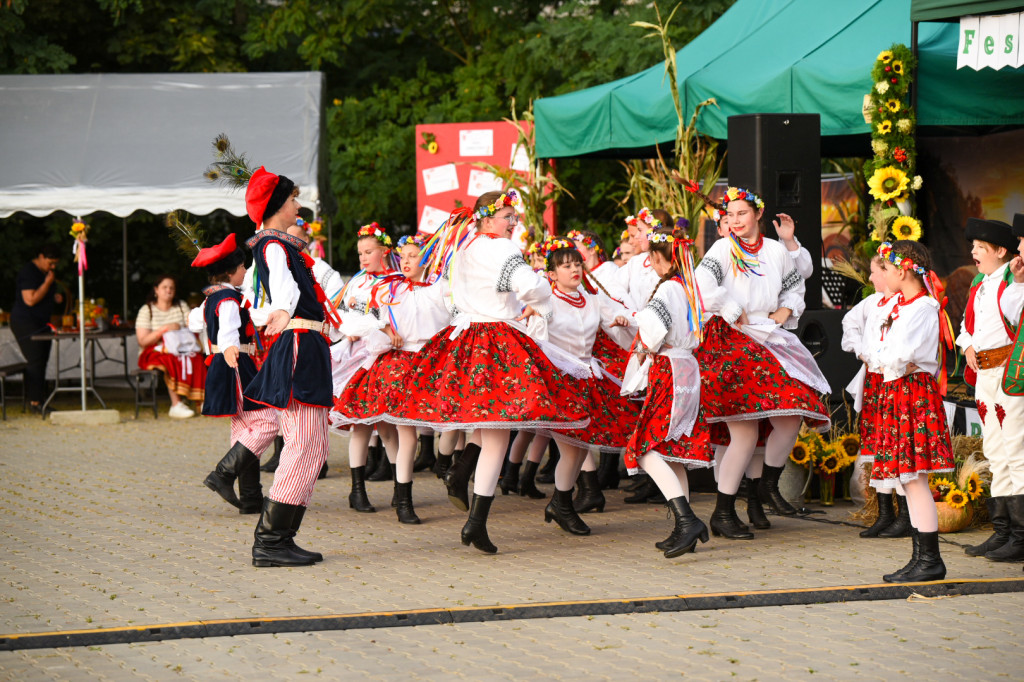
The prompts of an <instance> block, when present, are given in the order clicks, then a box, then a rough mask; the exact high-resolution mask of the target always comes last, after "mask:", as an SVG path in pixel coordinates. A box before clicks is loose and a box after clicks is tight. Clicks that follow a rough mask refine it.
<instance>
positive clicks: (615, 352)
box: [591, 328, 629, 381]
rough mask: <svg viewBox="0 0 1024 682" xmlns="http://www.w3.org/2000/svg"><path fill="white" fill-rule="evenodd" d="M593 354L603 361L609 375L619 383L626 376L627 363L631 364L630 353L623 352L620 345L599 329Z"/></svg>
mask: <svg viewBox="0 0 1024 682" xmlns="http://www.w3.org/2000/svg"><path fill="white" fill-rule="evenodd" d="M591 354H592V355H593V356H594V357H595V358H597V359H598V360H600V361H601V363H602V364H603V365H604V368H605V369H606V370H608V373H609V374H611V375H613V376H614V377H615V378H616V379H618V380H619V381H622V377H623V376H625V374H626V363H628V362H629V351H625V350H622V348H620V347H619V344H617V343H615V342H614V341H612V337H610V336H608V335H607V334H605V333H604V330H603V329H601V328H598V330H597V338H595V339H594V349H593V350H592V351H591Z"/></svg>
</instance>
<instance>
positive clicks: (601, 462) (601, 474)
mask: <svg viewBox="0 0 1024 682" xmlns="http://www.w3.org/2000/svg"><path fill="white" fill-rule="evenodd" d="M621 459H622V456H621V455H619V454H618V453H615V452H602V453H601V456H600V458H599V459H598V464H597V479H598V485H599V486H601V490H618V489H619V460H621Z"/></svg>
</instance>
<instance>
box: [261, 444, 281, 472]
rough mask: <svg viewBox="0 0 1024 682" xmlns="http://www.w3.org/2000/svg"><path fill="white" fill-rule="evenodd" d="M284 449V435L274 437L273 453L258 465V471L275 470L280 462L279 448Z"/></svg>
mask: <svg viewBox="0 0 1024 682" xmlns="http://www.w3.org/2000/svg"><path fill="white" fill-rule="evenodd" d="M283 449H284V436H277V437H275V438H274V454H273V455H272V456H271V457H270V459H268V460H267V461H266V463H265V464H264V465H263V466H261V467H260V471H266V472H267V473H268V474H272V473H274V472H275V471H277V465H278V464H279V463H280V462H281V450H283Z"/></svg>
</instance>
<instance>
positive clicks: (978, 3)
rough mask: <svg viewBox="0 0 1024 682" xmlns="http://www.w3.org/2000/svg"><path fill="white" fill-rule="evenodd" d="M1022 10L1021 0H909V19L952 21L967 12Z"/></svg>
mask: <svg viewBox="0 0 1024 682" xmlns="http://www.w3.org/2000/svg"><path fill="white" fill-rule="evenodd" d="M1021 10H1024V3H1021V0H970V1H969V2H964V1H963V0H910V20H911V21H954V20H958V19H959V18H960V17H962V16H966V15H968V14H1001V13H1004V12H1005V13H1009V12H1019V11H1021Z"/></svg>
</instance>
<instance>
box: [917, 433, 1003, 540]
mask: <svg viewBox="0 0 1024 682" xmlns="http://www.w3.org/2000/svg"><path fill="white" fill-rule="evenodd" d="M977 441H978V439H977V438H971V437H968V436H956V437H954V439H953V451H954V457H953V460H954V463H955V467H956V468H955V469H954V471H952V472H951V473H946V474H932V475H931V476H929V477H928V486H929V487H930V488H931V491H932V498H934V500H935V504H936V506H937V507H938V511H939V530H940V531H942V532H945V533H949V532H955V531H957V530H961V529H963V528H965V527H966V526H967V525H969V524H970V523H971V522H972V521H973V520H974V517H975V514H976V512H978V511H980V510H982V509H984V506H983V505H984V502H985V500H986V499H987V498H988V496H989V492H988V490H989V486H990V484H991V474H990V473H989V465H988V461H986V460H985V458H984V457H983V456H982V454H981V452H979V451H977V450H974V448H975V447H977V446H978V442H977ZM968 450H973V451H972V452H970V453H969V454H967V451H968Z"/></svg>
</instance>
